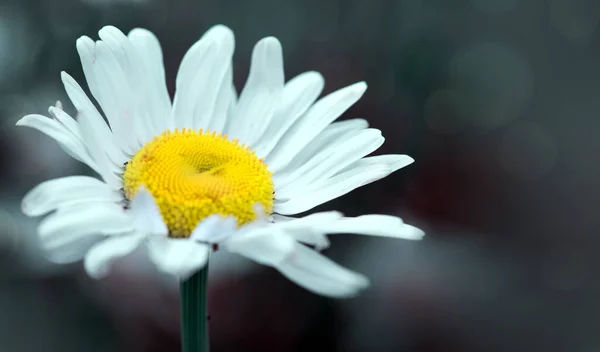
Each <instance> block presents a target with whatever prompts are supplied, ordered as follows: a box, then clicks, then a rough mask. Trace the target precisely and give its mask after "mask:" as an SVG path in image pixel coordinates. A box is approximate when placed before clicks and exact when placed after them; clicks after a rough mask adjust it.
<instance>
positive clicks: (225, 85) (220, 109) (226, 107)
mask: <svg viewBox="0 0 600 352" xmlns="http://www.w3.org/2000/svg"><path fill="white" fill-rule="evenodd" d="M235 105H236V93H235V88H233V68H232V67H231V62H230V63H229V69H227V72H225V76H224V77H223V81H222V82H221V86H220V87H219V89H218V94H217V100H216V102H215V108H214V111H213V117H212V118H211V119H210V123H209V124H208V125H207V126H206V129H207V130H210V131H217V132H223V131H225V125H226V124H227V119H228V116H229V115H230V113H231V111H230V110H232V109H233V107H235Z"/></svg>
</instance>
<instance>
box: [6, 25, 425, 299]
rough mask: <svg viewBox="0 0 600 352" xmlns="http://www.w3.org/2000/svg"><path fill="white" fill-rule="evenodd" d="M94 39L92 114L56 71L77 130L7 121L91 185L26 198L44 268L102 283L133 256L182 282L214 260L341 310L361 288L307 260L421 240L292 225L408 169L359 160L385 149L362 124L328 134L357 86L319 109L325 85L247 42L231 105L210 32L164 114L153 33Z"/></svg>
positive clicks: (375, 219)
mask: <svg viewBox="0 0 600 352" xmlns="http://www.w3.org/2000/svg"><path fill="white" fill-rule="evenodd" d="M99 35H100V38H101V40H99V41H97V42H94V41H92V40H91V39H90V38H88V37H81V38H80V39H79V40H78V41H77V51H78V52H79V55H80V57H81V63H82V65H83V70H84V73H85V77H86V80H87V83H88V86H89V88H90V91H91V93H92V95H93V97H94V98H95V99H96V101H97V102H98V104H99V105H100V107H101V109H102V113H103V114H101V113H100V112H99V111H98V110H97V109H96V108H95V106H94V104H93V103H92V101H91V100H90V99H89V98H88V97H87V95H86V94H85V93H84V92H83V90H82V89H81V87H80V86H79V85H78V84H77V82H75V80H74V79H73V78H71V76H69V75H68V74H66V73H64V72H63V73H62V81H63V83H64V86H65V89H66V92H67V95H68V96H69V98H70V100H71V101H72V102H73V104H74V105H75V107H76V109H77V113H78V114H77V118H76V119H74V118H72V117H71V116H69V115H68V114H67V113H66V112H65V111H63V109H62V107H61V106H60V105H57V106H55V107H50V109H49V112H50V114H51V115H52V117H53V118H52V119H50V118H47V117H45V116H42V115H28V116H25V117H23V118H22V119H21V120H20V121H19V122H18V123H17V124H18V125H23V126H29V127H33V128H36V129H38V130H40V131H41V132H43V133H45V134H47V135H49V136H50V137H52V138H54V139H55V140H56V141H57V142H58V143H59V144H60V146H61V147H63V149H64V150H65V151H66V152H67V153H68V154H69V155H71V156H72V157H74V158H75V159H77V160H79V161H81V162H83V163H85V164H87V165H88V166H89V167H90V168H92V169H93V170H94V171H95V172H97V173H98V174H99V175H100V177H101V179H97V178H93V177H87V176H69V177H64V178H59V179H55V180H50V181H46V182H44V183H42V184H40V185H38V186H37V187H35V188H34V189H33V190H31V191H30V192H29V193H28V194H27V195H26V196H25V198H24V199H23V212H24V213H25V214H27V215H31V216H37V215H43V214H46V213H50V212H52V213H51V214H50V215H48V216H47V217H46V218H45V219H44V220H43V221H42V222H41V224H40V225H39V228H38V233H39V235H40V238H41V242H42V244H43V246H44V247H45V249H46V252H47V254H48V257H49V258H50V259H51V260H54V261H56V262H73V261H77V260H80V259H81V258H84V265H85V268H86V271H87V272H88V273H89V275H91V276H93V277H102V276H104V275H106V274H107V273H108V272H109V269H110V265H111V263H112V262H113V261H114V260H115V259H118V258H120V257H123V256H126V255H128V254H129V253H131V252H133V251H134V250H135V249H136V248H138V247H140V246H143V247H146V248H147V249H148V253H149V257H150V259H151V260H152V262H154V263H155V264H156V265H157V266H158V268H159V269H161V270H163V271H165V272H168V273H172V274H176V275H179V276H180V277H182V278H185V277H186V276H188V275H190V274H192V273H193V272H195V271H197V270H199V269H200V268H202V267H203V266H204V265H205V264H206V262H207V260H208V257H209V254H210V253H211V252H212V251H213V250H214V249H216V248H219V249H221V248H222V249H225V250H228V251H230V252H234V253H238V254H240V255H242V256H245V257H247V258H250V259H253V260H255V261H257V262H259V263H262V264H265V265H269V266H272V267H275V268H276V269H277V270H279V271H280V272H281V273H282V274H283V275H285V276H286V277H288V278H290V279H291V280H293V281H295V282H296V283H298V284H300V285H302V286H303V287H305V288H307V289H309V290H311V291H313V292H316V293H319V294H323V295H329V296H336V297H345V296H351V295H354V294H356V293H357V292H358V291H359V290H360V289H362V288H364V287H366V286H367V285H368V280H367V279H366V278H365V277H364V276H362V275H360V274H357V273H354V272H352V271H350V270H348V269H345V268H343V267H341V266H339V265H337V264H335V263H334V262H332V261H331V260H329V259H327V258H326V257H325V256H323V255H322V254H320V253H319V250H321V249H323V248H325V247H327V246H328V245H329V242H328V240H327V235H328V234H338V233H356V234H363V235H374V236H384V237H395V238H406V239H420V238H421V237H422V236H423V233H422V231H421V230H419V229H417V228H415V227H413V226H410V225H407V224H404V223H403V222H402V220H401V219H399V218H397V217H394V216H388V215H364V216H359V217H355V218H349V217H344V216H342V215H341V214H340V213H338V212H321V213H313V214H310V215H307V216H304V217H290V216H288V215H294V214H298V213H302V212H305V211H308V210H310V209H312V208H314V207H315V206H317V205H320V204H322V203H325V202H327V201H329V200H331V199H334V198H337V197H340V196H342V195H344V194H346V193H348V192H350V191H352V190H353V189H355V188H357V187H360V186H363V185H365V184H368V183H370V182H373V181H375V180H378V179H380V178H382V177H385V176H387V175H389V174H390V173H392V172H393V171H396V170H398V169H399V168H402V167H404V166H406V165H408V164H410V163H412V161H413V160H412V159H411V158H410V157H408V156H406V155H379V156H367V155H369V154H370V153H372V152H373V151H375V150H376V149H377V148H378V147H379V146H381V144H382V143H383V141H384V138H383V137H382V136H381V133H380V131H379V130H376V129H373V128H368V125H367V122H366V121H365V120H362V119H351V120H345V121H340V122H334V121H335V120H336V119H337V118H338V117H339V116H340V115H341V114H343V113H344V112H345V111H346V110H347V109H348V108H349V107H350V106H352V105H353V104H354V103H355V102H356V101H357V100H358V99H359V98H360V97H361V96H362V94H363V93H364V91H365V90H366V85H365V84H364V83H357V84H354V85H351V86H349V87H346V88H343V89H340V90H338V91H336V92H334V93H331V94H329V95H327V96H325V97H323V98H321V99H319V100H317V98H318V96H319V95H320V93H321V90H322V88H323V84H324V82H323V78H322V76H321V75H320V74H319V73H317V72H306V73H303V74H300V75H298V76H296V77H294V78H292V79H291V80H290V81H288V82H287V83H286V82H285V81H284V75H283V59H282V50H281V45H280V43H279V41H277V39H275V38H272V37H269V38H265V39H262V40H261V41H259V42H258V43H257V44H256V46H255V48H254V51H253V53H252V63H251V68H250V74H249V77H248V80H247V82H246V84H245V86H244V88H243V90H242V91H241V93H240V96H239V97H237V93H236V91H235V88H234V87H233V84H232V64H231V59H232V55H233V51H234V38H233V33H232V32H231V30H230V29H229V28H227V27H224V26H215V27H213V28H211V29H210V30H209V31H208V32H207V33H206V34H205V35H204V36H203V37H202V38H201V39H200V40H199V41H198V42H196V43H195V44H194V45H193V46H192V47H191V48H190V50H189V51H188V52H187V53H186V55H185V56H184V58H183V61H182V63H181V66H180V69H179V72H178V74H177V81H176V93H175V97H174V99H173V102H171V100H170V98H169V95H168V93H167V89H166V85H165V75H164V68H163V63H162V52H161V47H160V44H159V42H158V40H157V39H156V37H155V36H154V35H153V34H152V33H150V32H149V31H146V30H143V29H134V30H132V31H131V32H130V33H129V34H128V35H127V36H126V35H124V34H123V33H122V32H121V31H119V30H118V29H117V28H115V27H111V26H107V27H104V28H102V29H101V30H100V32H99ZM103 116H104V117H106V120H107V121H108V124H107V123H106V122H105V120H104V117H103Z"/></svg>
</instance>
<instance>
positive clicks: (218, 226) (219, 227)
mask: <svg viewBox="0 0 600 352" xmlns="http://www.w3.org/2000/svg"><path fill="white" fill-rule="evenodd" d="M236 227H237V220H236V219H235V217H233V216H227V217H223V216H221V215H211V216H209V217H207V218H206V219H204V220H202V221H201V222H200V223H199V224H198V226H196V228H195V229H194V231H192V235H191V236H190V239H192V240H194V241H198V242H208V243H217V242H219V241H221V240H222V239H224V238H227V237H228V236H229V235H231V234H232V233H234V232H235V230H236Z"/></svg>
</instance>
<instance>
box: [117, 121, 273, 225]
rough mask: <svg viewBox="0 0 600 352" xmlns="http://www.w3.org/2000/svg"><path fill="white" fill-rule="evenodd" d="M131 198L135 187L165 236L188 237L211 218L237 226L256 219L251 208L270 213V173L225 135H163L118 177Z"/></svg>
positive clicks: (271, 185)
mask: <svg viewBox="0 0 600 352" xmlns="http://www.w3.org/2000/svg"><path fill="white" fill-rule="evenodd" d="M123 184H124V185H123V190H124V192H125V196H126V197H127V199H132V198H133V196H134V195H135V193H136V192H137V190H138V188H139V187H140V185H144V186H145V187H146V188H147V189H148V191H149V192H150V193H151V194H152V196H153V197H154V199H155V201H156V204H157V205H158V208H159V209H160V212H161V215H162V217H163V220H164V222H165V224H166V225H167V227H168V228H169V236H171V237H189V236H190V234H191V232H192V231H193V230H194V228H195V227H196V225H198V223H199V222H200V221H201V220H202V219H204V218H206V217H207V216H210V215H213V214H221V215H223V216H228V215H233V216H234V217H235V218H236V219H237V223H238V226H241V225H244V224H246V223H249V222H251V221H252V220H254V219H255V218H256V216H257V215H256V213H255V205H256V204H257V203H258V204H260V205H262V207H263V209H264V211H265V213H267V214H270V213H271V212H272V210H273V193H274V186H273V180H272V178H271V172H270V171H269V170H268V169H267V165H266V164H265V163H264V162H263V160H262V159H259V158H258V157H257V156H256V154H255V153H254V152H253V151H250V149H249V148H248V147H247V146H244V145H240V144H238V141H237V140H233V141H230V140H229V139H227V135H224V136H221V135H220V134H216V133H215V132H212V133H208V132H202V130H200V131H193V130H189V129H184V130H181V131H179V130H175V131H166V132H163V133H162V134H161V135H160V136H157V137H154V139H153V140H151V141H150V142H148V143H146V144H145V145H144V146H143V147H142V148H141V149H140V150H139V151H138V152H137V153H136V154H135V155H134V156H133V158H132V159H131V161H129V162H128V163H127V165H126V167H125V171H124V172H123Z"/></svg>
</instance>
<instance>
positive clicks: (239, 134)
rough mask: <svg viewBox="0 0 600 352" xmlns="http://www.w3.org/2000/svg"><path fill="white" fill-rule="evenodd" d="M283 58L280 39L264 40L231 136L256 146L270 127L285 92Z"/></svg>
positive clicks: (256, 51) (230, 128) (256, 53)
mask: <svg viewBox="0 0 600 352" xmlns="http://www.w3.org/2000/svg"><path fill="white" fill-rule="evenodd" d="M283 83H284V77H283V54H282V50H281V44H280V43H279V41H278V40H277V39H276V38H273V37H267V38H264V39H262V40H260V41H259V42H258V43H257V44H256V46H255V47H254V50H253V52H252V63H251V66H250V73H249V75H248V81H247V82H246V85H245V86H244V89H243V90H242V93H241V94H240V98H239V99H238V102H237V106H236V111H235V116H234V118H233V119H232V121H231V123H230V124H229V125H228V128H227V133H228V134H229V135H230V136H231V137H232V138H239V139H240V140H241V141H243V142H244V143H246V144H248V145H251V146H253V145H255V143H256V141H258V139H259V138H260V137H261V136H262V134H263V133H264V131H265V130H266V128H267V126H268V125H269V124H270V122H271V119H272V118H273V114H274V113H275V109H276V107H277V105H278V104H279V101H280V99H281V94H282V92H283Z"/></svg>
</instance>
